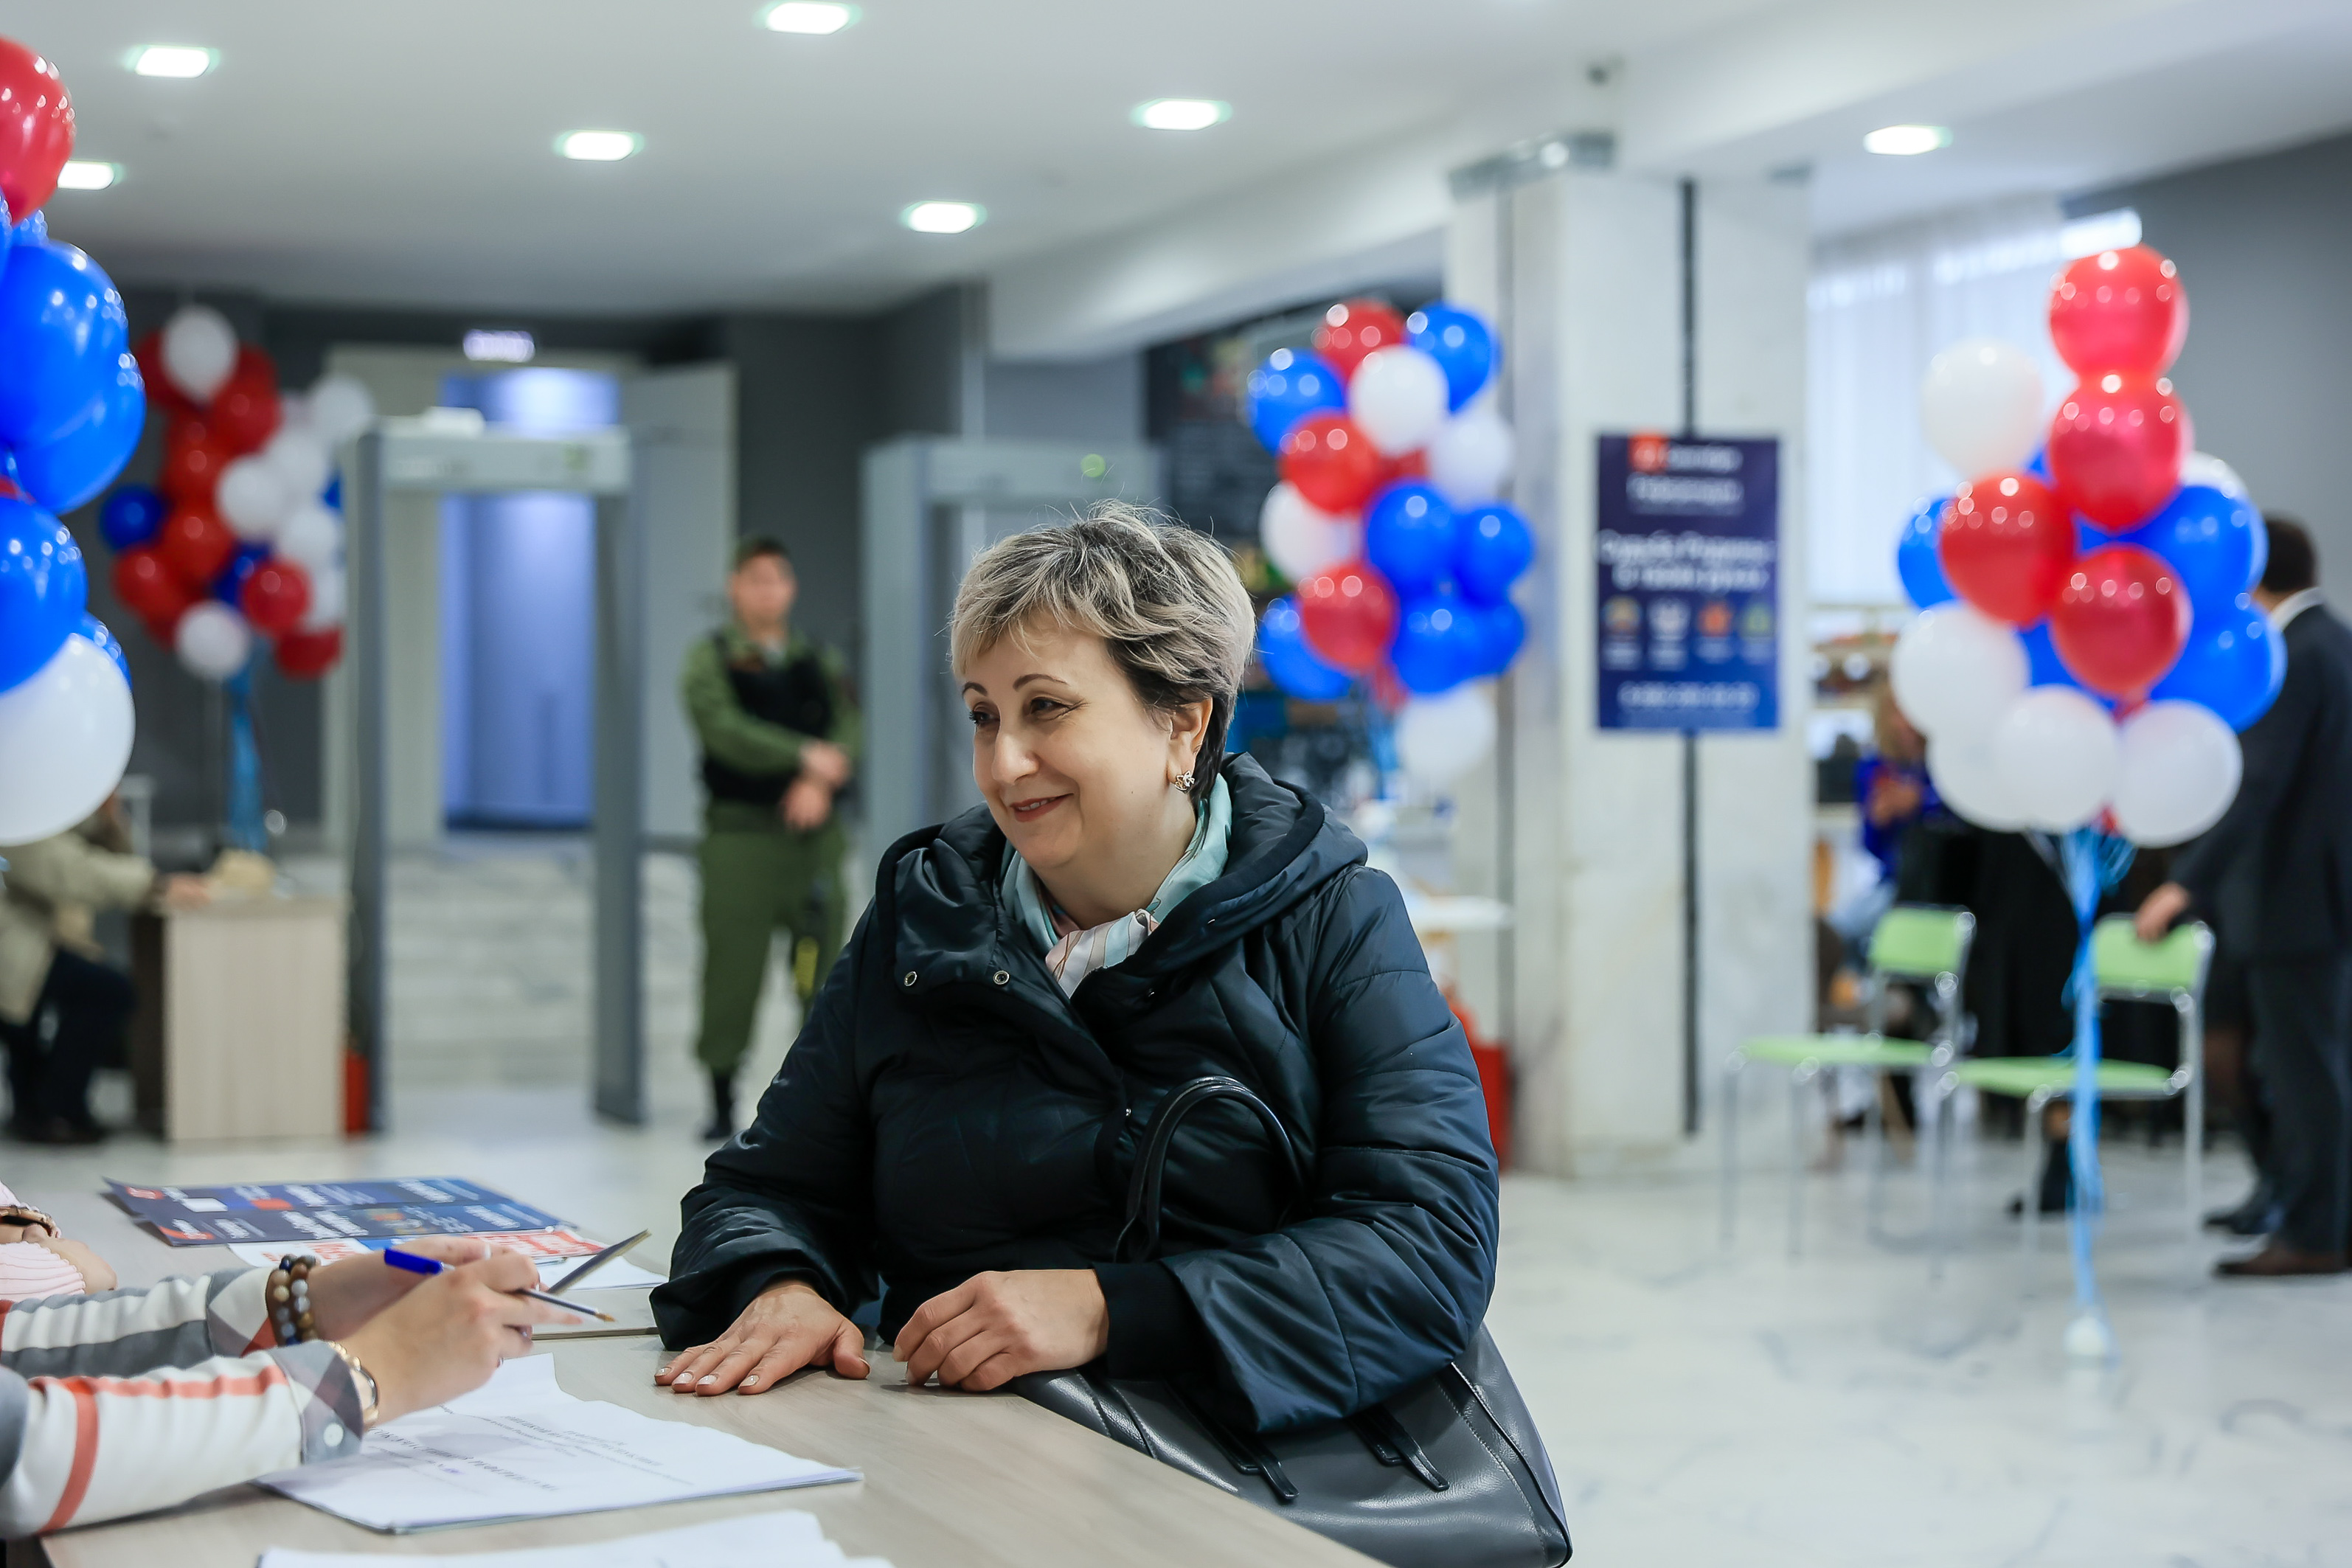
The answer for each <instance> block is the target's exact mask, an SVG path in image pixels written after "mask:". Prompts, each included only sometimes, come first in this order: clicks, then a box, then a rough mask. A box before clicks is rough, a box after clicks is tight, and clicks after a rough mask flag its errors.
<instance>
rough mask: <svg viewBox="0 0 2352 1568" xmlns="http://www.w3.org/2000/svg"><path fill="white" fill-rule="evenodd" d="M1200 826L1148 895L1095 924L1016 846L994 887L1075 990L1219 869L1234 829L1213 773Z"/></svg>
mask: <svg viewBox="0 0 2352 1568" xmlns="http://www.w3.org/2000/svg"><path fill="white" fill-rule="evenodd" d="M1199 818H1200V826H1198V827H1196V828H1194V829H1193V831H1192V844H1191V845H1190V846H1188V847H1186V848H1185V851H1184V855H1183V858H1181V859H1180V860H1178V861H1177V862H1176V866H1175V868H1174V869H1173V870H1171V871H1170V872H1169V873H1168V876H1167V879H1165V880H1164V881H1162V882H1161V883H1160V890H1159V891H1158V892H1157V893H1154V894H1153V895H1152V896H1151V901H1150V903H1148V904H1146V905H1144V906H1143V908H1141V909H1139V910H1134V911H1133V912H1132V913H1129V914H1124V915H1121V916H1119V917H1118V919H1117V920H1114V921H1105V922H1104V923H1103V924H1101V925H1098V926H1080V925H1079V924H1078V923H1077V922H1076V921H1074V920H1072V919H1071V918H1070V917H1069V915H1068V914H1066V912H1064V910H1063V909H1062V907H1061V905H1059V904H1057V903H1055V902H1054V899H1053V895H1052V894H1050V893H1048V892H1046V891H1045V884H1044V883H1042V882H1040V881H1038V880H1037V874H1036V873H1035V872H1034V871H1032V870H1031V869H1029V862H1027V861H1026V860H1024V859H1023V858H1021V854H1020V851H1018V850H1016V849H1013V847H1011V846H1009V845H1008V846H1007V847H1006V850H1005V856H1004V879H1003V885H1002V888H1001V892H1002V895H1003V899H1004V902H1005V906H1006V907H1007V908H1008V909H1010V910H1012V911H1013V920H1014V921H1016V922H1018V923H1019V925H1020V927H1021V930H1022V931H1023V933H1024V934H1025V935H1026V936H1027V937H1028V938H1029V940H1030V942H1032V943H1034V945H1035V947H1036V949H1037V951H1038V952H1040V953H1042V954H1044V955H1045V967H1046V968H1047V969H1048V970H1050V971H1051V972H1052V973H1053V975H1054V979H1055V983H1056V984H1059V985H1060V986H1061V988H1062V994H1063V995H1065V996H1070V995H1075V994H1076V993H1077V989H1078V986H1079V984H1081V983H1083V982H1084V981H1085V979H1086V977H1087V975H1089V974H1092V973H1094V972H1095V971H1096V970H1097V969H1108V968H1110V967H1111V966H1112V965H1114V964H1118V963H1125V962H1127V960H1128V959H1129V957H1130V956H1132V955H1133V953H1134V952H1135V950H1136V949H1137V948H1139V947H1140V946H1142V945H1143V941H1144V939H1145V938H1146V937H1148V936H1150V934H1151V933H1152V932H1153V931H1158V930H1159V929H1160V922H1161V921H1165V920H1166V919H1167V918H1168V916H1169V915H1170V914H1171V912H1172V911H1173V910H1175V908H1176V906H1177V905H1179V904H1181V903H1182V902H1183V901H1184V900H1186V899H1188V898H1190V897H1192V895H1193V894H1194V893H1197V892H1199V891H1200V890H1201V889H1202V888H1205V887H1207V886H1208V885H1209V884H1210V883H1212V882H1213V881H1215V880H1216V879H1218V878H1220V877H1222V876H1223V875H1224V874H1225V856H1226V853H1227V850H1228V848H1229V847H1230V846H1231V843H1232V839H1233V831H1234V797H1233V792H1232V791H1231V790H1228V789H1227V788H1226V787H1225V779H1224V775H1223V773H1219V774H1218V775H1217V778H1216V780H1215V782H1214V783H1213V784H1210V786H1209V798H1208V799H1207V800H1206V801H1205V802H1203V803H1202V805H1201V807H1200V810H1199Z"/></svg>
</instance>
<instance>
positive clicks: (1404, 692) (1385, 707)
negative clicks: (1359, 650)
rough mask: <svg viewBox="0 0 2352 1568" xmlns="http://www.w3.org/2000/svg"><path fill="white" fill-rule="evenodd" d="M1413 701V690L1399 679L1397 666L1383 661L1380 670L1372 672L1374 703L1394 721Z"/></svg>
mask: <svg viewBox="0 0 2352 1568" xmlns="http://www.w3.org/2000/svg"><path fill="white" fill-rule="evenodd" d="M1372 701H1373V703H1374V704H1375V705H1377V706H1378V707H1379V709H1380V710H1381V712H1383V713H1385V714H1387V715H1389V717H1391V718H1392V719H1393V718H1394V717H1396V716H1397V715H1398V714H1400V713H1402V712H1403V711H1404V705H1405V704H1406V703H1408V702H1410V701H1412V688H1410V687H1408V686H1407V685H1405V683H1404V682H1403V681H1402V680H1399V679H1397V672H1396V667H1395V666H1393V665H1391V664H1389V663H1388V662H1387V661H1385V660H1383V661H1382V662H1381V666H1380V668H1377V669H1375V670H1373V671H1372Z"/></svg>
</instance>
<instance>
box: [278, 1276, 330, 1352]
mask: <svg viewBox="0 0 2352 1568" xmlns="http://www.w3.org/2000/svg"><path fill="white" fill-rule="evenodd" d="M318 1261H319V1260H318V1259H317V1258H308V1257H303V1258H280V1259H279V1260H278V1267H277V1268H273V1269H271V1270H270V1271H269V1326H270V1328H271V1329H272V1330H274V1331H276V1332H277V1335H278V1343H279V1344H281V1345H291V1344H300V1343H304V1342H308V1341H310V1340H315V1339H317V1338H318V1337H319V1331H318V1330H317V1329H315V1328H313V1327H312V1326H311V1323H310V1269H311V1267H312V1265H314V1264H316V1263H317V1262H318Z"/></svg>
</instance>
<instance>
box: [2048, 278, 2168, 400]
mask: <svg viewBox="0 0 2352 1568" xmlns="http://www.w3.org/2000/svg"><path fill="white" fill-rule="evenodd" d="M2188 336H2189V291H2188V290H2187V289H2183V288H2182V287H2181V286H2180V271H2179V268H2176V267H2174V266H2173V265H2172V263H2171V262H2169V261H2168V260H2166V259H2165V258H2163V257H2161V256H2159V255H2158V254H2157V253H2156V252H2155V251H2153V250H2150V249H2149V248H2148V247H2147V246H2145V245H2135V246H2133V247H2131V248H2130V249H2128V250H2102V251H2100V252H2099V253H2098V254H2097V255H2096V256H2085V257H2084V258H2081V259H2080V260H2078V261H2075V262H2074V263H2073V264H2072V265H2070V266H2069V267H2068V268H2066V270H2065V271H2063V272H2061V273H2060V274H2058V281H2057V282H2055V283H2053V284H2052V285H2051V287H2050V341H2051V342H2053V343H2054V344H2056V345H2057V348H2058V357H2059V358H2060V359H2063V360H2064V361H2065V362H2066V363H2067V366H2068V368H2070V369H2071V370H2073V371H2074V374H2076V375H2079V376H2081V377H2083V378H2084V380H2085V381H2087V380H2089V379H2091V378H2092V377H2093V376H2096V375H2103V374H2105V373H2107V372H2108V371H2115V372H2117V373H2119V374H2124V375H2160V374H2163V373H2164V371H2165V370H2166V368H2167V367H2168V366H2169V365H2170V364H2171V363H2172V362H2173V361H2174V360H2175V359H2177V358H2179V354H2180V345H2181V342H2183V341H2184V340H2185V339H2187V337H2188Z"/></svg>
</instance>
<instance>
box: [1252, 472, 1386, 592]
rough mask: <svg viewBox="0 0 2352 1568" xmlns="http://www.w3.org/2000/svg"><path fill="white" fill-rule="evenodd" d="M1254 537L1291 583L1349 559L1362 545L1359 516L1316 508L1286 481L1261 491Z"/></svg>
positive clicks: (1357, 553)
mask: <svg viewBox="0 0 2352 1568" xmlns="http://www.w3.org/2000/svg"><path fill="white" fill-rule="evenodd" d="M1257 536H1258V542H1260V543H1262V544H1264V545H1265V554H1266V559H1267V560H1269V561H1271V562H1273V563H1274V565H1275V570H1276V571H1278V572H1280V573H1281V574H1283V575H1284V576H1286V577H1287V578H1289V579H1290V580H1291V581H1292V582H1294V583H1304V582H1306V581H1307V579H1308V578H1309V577H1312V576H1314V575H1315V574H1317V573H1318V572H1321V571H1324V570H1326V569H1327V568H1329V567H1333V566H1337V565H1338V564H1339V563H1341V562H1342V561H1352V560H1354V559H1355V558H1356V557H1357V556H1358V555H1359V554H1360V553H1361V552H1362V551H1363V548H1364V525H1363V522H1362V521H1361V520H1360V519H1358V518H1353V517H1334V516H1332V515H1331V514H1330V513H1329V512H1328V511H1318V510H1316V508H1315V506H1314V504H1313V503H1312V502H1310V501H1309V500H1307V498H1306V497H1305V496H1303V495H1300V494H1299V493H1298V489H1297V486H1295V485H1292V484H1290V483H1289V482H1287V481H1285V482H1284V483H1282V484H1278V485H1276V486H1275V487H1274V489H1270V490H1268V491H1266V492H1265V507H1264V509H1263V510H1260V511H1259V512H1258V516H1257Z"/></svg>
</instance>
